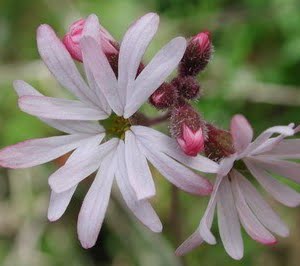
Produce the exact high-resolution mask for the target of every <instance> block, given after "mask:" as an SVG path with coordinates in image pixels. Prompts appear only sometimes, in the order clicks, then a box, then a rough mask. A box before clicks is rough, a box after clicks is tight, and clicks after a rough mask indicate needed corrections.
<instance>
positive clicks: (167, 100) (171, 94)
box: [149, 83, 178, 109]
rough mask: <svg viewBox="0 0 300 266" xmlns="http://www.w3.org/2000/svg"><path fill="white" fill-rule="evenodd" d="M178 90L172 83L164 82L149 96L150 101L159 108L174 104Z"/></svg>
mask: <svg viewBox="0 0 300 266" xmlns="http://www.w3.org/2000/svg"><path fill="white" fill-rule="evenodd" d="M177 97H178V96H177V91H176V89H175V87H174V86H173V85H172V84H170V83H163V84H162V85H161V86H160V87H159V88H158V89H157V90H156V91H155V92H154V93H153V94H152V95H151V96H150V98H149V102H150V103H151V104H152V105H153V106H154V107H156V108H157V109H165V108H169V107H170V106H172V105H174V104H175V102H176V100H177Z"/></svg>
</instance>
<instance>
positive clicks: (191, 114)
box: [170, 102, 206, 156]
mask: <svg viewBox="0 0 300 266" xmlns="http://www.w3.org/2000/svg"><path fill="white" fill-rule="evenodd" d="M170 130H171V135H172V137H173V138H175V139H176V140H177V142H178V144H179V146H180V147H181V149H182V150H183V152H184V153H185V154H186V155H189V156H196V155H197V154H198V153H199V152H201V151H202V150H203V149H204V142H205V132H206V128H205V123H204V121H202V119H201V118H200V115H199V114H198V112H196V111H195V110H194V109H193V107H192V106H191V105H189V104H187V103H185V102H181V103H179V104H177V105H176V106H175V108H174V109H173V110H172V113H171V119H170Z"/></svg>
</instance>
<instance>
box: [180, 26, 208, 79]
mask: <svg viewBox="0 0 300 266" xmlns="http://www.w3.org/2000/svg"><path fill="white" fill-rule="evenodd" d="M212 52H213V47H212V43H211V40H210V33H209V32H208V31H205V32H200V33H199V34H197V35H196V36H194V37H192V38H191V39H190V41H189V43H188V46H187V48H186V51H185V54H184V56H183V58H182V60H181V63H180V66H179V71H180V74H181V76H196V75H197V74H198V73H199V72H200V71H202V70H204V68H205V67H206V66H207V64H208V62H209V60H210V58H211V55H212Z"/></svg>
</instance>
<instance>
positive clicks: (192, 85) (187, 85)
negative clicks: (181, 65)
mask: <svg viewBox="0 0 300 266" xmlns="http://www.w3.org/2000/svg"><path fill="white" fill-rule="evenodd" d="M172 84H173V85H174V87H175V88H176V89H177V92H178V94H179V95H180V96H182V97H184V98H186V99H188V100H191V99H196V98H198V97H199V96H200V85H199V83H198V81H197V80H196V79H195V78H194V77H192V76H187V77H177V78H175V79H173V81H172Z"/></svg>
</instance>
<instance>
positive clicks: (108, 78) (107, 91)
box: [80, 36, 124, 115]
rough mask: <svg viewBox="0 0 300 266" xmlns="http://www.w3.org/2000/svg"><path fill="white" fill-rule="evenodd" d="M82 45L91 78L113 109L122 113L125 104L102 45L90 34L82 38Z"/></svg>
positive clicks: (118, 113)
mask: <svg viewBox="0 0 300 266" xmlns="http://www.w3.org/2000/svg"><path fill="white" fill-rule="evenodd" d="M80 46H81V49H82V55H83V63H84V65H86V66H87V67H88V70H89V79H93V80H94V81H95V83H96V84H97V88H98V89H100V91H101V93H102V94H103V95H104V96H105V98H106V100H107V102H108V103H109V105H110V107H111V109H112V110H113V111H114V112H115V113H116V114H117V115H122V114H123V109H124V106H123V104H122V102H121V98H120V96H119V90H118V82H117V79H116V76H115V74H114V72H113V70H112V68H111V66H110V64H109V62H108V61H107V58H106V56H105V54H104V53H103V51H102V49H101V46H100V45H99V44H98V43H97V41H96V40H94V39H93V38H91V37H89V36H86V37H82V38H81V40H80ZM101 93H100V95H101Z"/></svg>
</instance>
